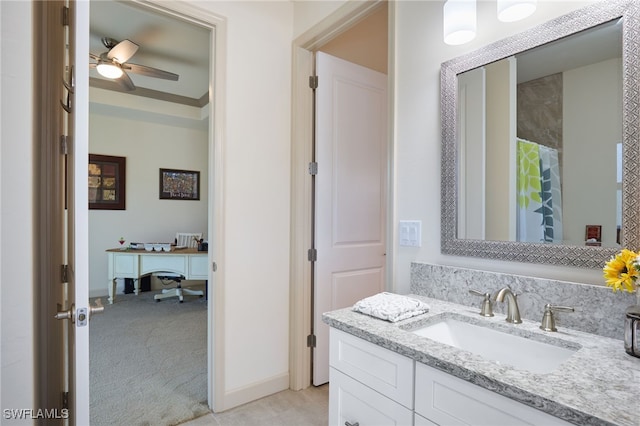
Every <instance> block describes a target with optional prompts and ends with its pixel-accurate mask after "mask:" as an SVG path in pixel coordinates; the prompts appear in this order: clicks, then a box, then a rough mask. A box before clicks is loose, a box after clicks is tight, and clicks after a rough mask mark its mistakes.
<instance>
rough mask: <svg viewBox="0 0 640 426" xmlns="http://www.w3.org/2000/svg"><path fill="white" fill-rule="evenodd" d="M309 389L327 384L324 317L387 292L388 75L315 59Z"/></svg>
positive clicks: (335, 60)
mask: <svg viewBox="0 0 640 426" xmlns="http://www.w3.org/2000/svg"><path fill="white" fill-rule="evenodd" d="M316 75H317V76H318V88H317V89H316V162H317V163H318V172H317V175H316V178H315V182H316V189H315V209H316V211H315V230H314V232H315V248H316V250H317V260H316V263H315V267H314V308H313V309H314V321H313V322H314V324H313V328H314V334H315V336H316V347H315V348H314V350H313V384H314V385H316V386H319V385H321V384H323V383H326V382H328V381H329V327H328V326H327V325H326V324H324V323H323V322H322V314H323V313H324V312H327V311H331V310H334V309H339V308H344V307H348V306H351V305H353V304H354V303H355V302H357V301H358V300H360V299H362V298H364V297H367V296H370V295H372V294H376V293H379V292H381V291H383V289H384V276H385V232H386V194H387V190H386V188H387V185H386V182H387V147H388V144H387V140H388V135H387V116H388V114H387V76H386V75H384V74H382V73H379V72H377V71H373V70H370V69H368V68H364V67H362V66H359V65H355V64H352V63H350V62H347V61H344V60H342V59H338V58H335V57H332V56H330V55H327V54H325V53H322V52H318V53H317V54H316Z"/></svg>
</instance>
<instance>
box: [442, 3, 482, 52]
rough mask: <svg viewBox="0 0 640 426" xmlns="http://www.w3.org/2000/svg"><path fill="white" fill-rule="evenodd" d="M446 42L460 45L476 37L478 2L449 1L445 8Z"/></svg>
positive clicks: (444, 26) (444, 27)
mask: <svg viewBox="0 0 640 426" xmlns="http://www.w3.org/2000/svg"><path fill="white" fill-rule="evenodd" d="M443 29H444V42H445V43H446V44H449V45H459V44H464V43H467V42H469V41H471V40H473V39H474V38H475V36H476V0H448V1H447V2H446V3H445V4H444V8H443Z"/></svg>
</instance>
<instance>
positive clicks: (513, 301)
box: [496, 287, 522, 324]
mask: <svg viewBox="0 0 640 426" xmlns="http://www.w3.org/2000/svg"><path fill="white" fill-rule="evenodd" d="M505 296H507V319H506V321H507V322H511V323H514V324H520V323H521V322H522V319H521V318H520V309H519V308H518V299H517V295H515V294H513V292H512V291H511V289H510V288H509V287H505V288H503V289H502V290H500V291H498V293H496V302H502V301H504V297H505Z"/></svg>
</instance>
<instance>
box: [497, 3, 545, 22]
mask: <svg viewBox="0 0 640 426" xmlns="http://www.w3.org/2000/svg"><path fill="white" fill-rule="evenodd" d="M497 3H498V19H499V20H500V21H502V22H515V21H519V20H521V19H524V18H526V17H527V16H529V15H531V14H532V13H533V12H535V11H536V3H537V0H498V1H497Z"/></svg>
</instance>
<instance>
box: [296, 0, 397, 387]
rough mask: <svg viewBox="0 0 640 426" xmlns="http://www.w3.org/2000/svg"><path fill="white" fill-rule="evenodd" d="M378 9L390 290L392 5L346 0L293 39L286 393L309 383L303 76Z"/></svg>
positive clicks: (308, 127)
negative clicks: (383, 30) (323, 50)
mask: <svg viewBox="0 0 640 426" xmlns="http://www.w3.org/2000/svg"><path fill="white" fill-rule="evenodd" d="M380 7H388V8H389V18H388V19H389V27H388V42H389V54H388V55H389V56H388V61H387V62H388V64H389V65H388V70H387V73H388V84H389V88H388V96H389V98H388V104H389V109H388V117H389V125H388V134H389V138H388V139H389V141H390V142H389V147H388V157H387V162H388V163H387V164H388V167H387V169H388V170H387V227H386V228H387V231H386V232H387V242H386V244H387V256H386V266H385V268H386V280H385V281H386V287H387V289H389V290H390V289H392V288H393V287H394V281H393V276H394V271H393V265H394V263H395V262H394V251H393V247H394V246H395V240H394V235H395V233H394V232H393V227H392V226H389V224H392V223H395V208H394V206H395V195H394V194H395V191H394V188H393V182H394V178H393V176H394V172H393V164H394V155H393V153H394V144H393V141H394V137H393V136H394V133H395V130H394V126H393V124H394V119H393V117H394V115H393V110H394V108H393V105H394V99H395V98H394V90H393V88H394V86H395V83H394V78H393V75H394V60H393V59H394V56H395V54H394V52H395V50H394V42H393V34H394V33H395V31H394V28H395V27H394V22H395V9H394V8H395V3H394V2H387V1H386V0H372V1H367V2H347V3H345V4H344V5H343V6H341V7H340V8H338V9H337V10H336V11H335V12H333V13H332V14H330V15H329V16H327V17H326V18H325V19H323V20H322V21H321V22H319V23H318V24H316V25H315V26H314V27H312V28H311V29H310V30H308V31H307V32H305V33H303V34H302V35H300V36H299V37H298V38H296V39H295V40H294V41H293V50H292V54H293V58H292V64H293V76H292V78H293V84H292V112H291V123H292V124H291V126H292V127H291V132H292V137H291V239H290V247H291V262H290V269H289V277H290V305H289V310H290V317H291V321H290V324H289V336H290V338H289V387H290V388H291V389H292V390H301V389H306V388H307V387H309V386H310V385H311V368H310V366H311V362H312V361H311V360H312V357H311V350H310V348H309V347H308V346H307V336H308V335H309V334H310V330H311V329H312V325H313V323H312V318H311V314H312V295H313V291H312V288H311V274H312V269H311V262H309V260H308V259H307V250H308V249H310V248H311V244H312V237H311V236H312V233H313V226H312V224H313V222H312V215H313V211H312V207H311V206H312V191H311V175H310V174H309V171H308V164H309V163H310V162H311V161H312V158H313V152H312V150H313V148H312V134H313V114H314V111H313V92H312V90H311V89H310V88H309V76H311V75H314V73H315V64H314V53H315V52H316V51H317V50H318V49H319V48H320V47H321V46H322V45H324V44H326V43H327V42H329V41H330V40H331V39H333V38H335V37H336V36H338V35H340V34H341V33H343V32H344V31H346V30H348V29H349V28H351V27H352V26H353V25H355V24H356V23H358V22H359V21H360V20H362V19H364V18H366V17H367V16H369V15H371V14H372V13H373V12H375V11H376V10H377V9H378V8H380Z"/></svg>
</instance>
